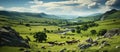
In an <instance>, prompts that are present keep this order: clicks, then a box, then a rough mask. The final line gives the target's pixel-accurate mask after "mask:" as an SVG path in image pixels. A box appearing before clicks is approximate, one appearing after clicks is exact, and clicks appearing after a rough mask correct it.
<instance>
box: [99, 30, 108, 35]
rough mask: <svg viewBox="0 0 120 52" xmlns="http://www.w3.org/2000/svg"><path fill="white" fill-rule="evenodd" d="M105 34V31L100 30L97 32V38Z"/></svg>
mask: <svg viewBox="0 0 120 52" xmlns="http://www.w3.org/2000/svg"><path fill="white" fill-rule="evenodd" d="M106 32H107V30H106V29H101V30H100V31H99V32H98V35H99V36H103V35H104V34H105V33H106Z"/></svg>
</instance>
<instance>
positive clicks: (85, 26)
mask: <svg viewBox="0 0 120 52" xmlns="http://www.w3.org/2000/svg"><path fill="white" fill-rule="evenodd" d="M88 28H89V27H88V25H87V24H85V25H82V27H81V29H82V30H83V31H86V30H87V29H88Z"/></svg>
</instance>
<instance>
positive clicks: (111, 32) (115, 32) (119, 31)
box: [104, 28, 120, 38]
mask: <svg viewBox="0 0 120 52" xmlns="http://www.w3.org/2000/svg"><path fill="white" fill-rule="evenodd" d="M114 35H120V28H114V29H111V30H109V31H107V32H106V33H105V34H104V37H108V38H109V37H112V36H114Z"/></svg>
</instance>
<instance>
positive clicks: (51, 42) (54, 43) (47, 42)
mask: <svg viewBox="0 0 120 52" xmlns="http://www.w3.org/2000/svg"><path fill="white" fill-rule="evenodd" d="M47 43H49V44H55V42H47Z"/></svg>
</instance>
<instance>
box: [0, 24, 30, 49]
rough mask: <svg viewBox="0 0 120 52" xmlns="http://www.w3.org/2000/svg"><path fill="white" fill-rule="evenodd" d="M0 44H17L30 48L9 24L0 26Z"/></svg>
mask: <svg viewBox="0 0 120 52" xmlns="http://www.w3.org/2000/svg"><path fill="white" fill-rule="evenodd" d="M0 46H18V47H26V48H30V47H29V44H28V43H27V42H26V41H25V40H24V39H23V38H22V37H21V36H19V33H18V32H16V31H15V30H14V29H12V28H11V27H10V26H3V27H1V28H0Z"/></svg>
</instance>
